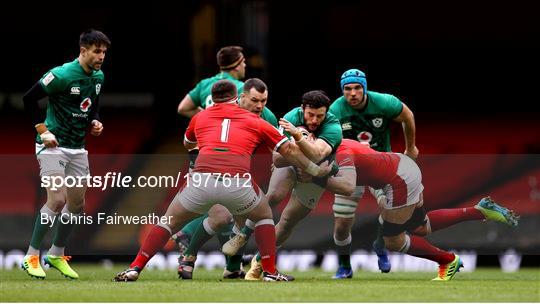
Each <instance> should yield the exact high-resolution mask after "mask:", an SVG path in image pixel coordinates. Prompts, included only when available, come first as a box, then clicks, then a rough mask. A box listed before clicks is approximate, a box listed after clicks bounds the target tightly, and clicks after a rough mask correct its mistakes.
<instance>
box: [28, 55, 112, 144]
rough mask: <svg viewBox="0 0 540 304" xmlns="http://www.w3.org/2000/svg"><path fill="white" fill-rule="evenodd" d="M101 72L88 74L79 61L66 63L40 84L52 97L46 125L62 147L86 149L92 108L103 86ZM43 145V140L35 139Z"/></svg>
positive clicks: (53, 70)
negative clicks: (87, 130) (86, 136)
mask: <svg viewBox="0 0 540 304" xmlns="http://www.w3.org/2000/svg"><path fill="white" fill-rule="evenodd" d="M103 81H104V75H103V72H102V71H92V72H91V73H90V74H86V72H85V71H84V70H83V68H82V66H81V65H80V64H79V60H78V59H75V60H74V61H72V62H68V63H65V64H64V65H62V66H58V67H55V68H53V69H51V70H50V71H48V72H47V73H45V75H43V77H42V78H41V79H40V81H39V83H40V84H41V86H42V87H43V89H44V90H45V92H46V93H47V95H48V96H49V102H48V104H47V117H46V119H45V125H46V126H47V129H49V130H50V131H51V132H52V133H53V134H54V135H55V136H56V139H57V140H58V144H59V145H60V147H64V148H72V149H79V148H84V142H85V141H84V137H85V135H86V129H87V127H88V124H89V118H90V112H91V109H92V104H93V103H94V101H95V100H96V98H97V97H98V96H99V93H100V91H101V86H102V85H103ZM36 142H37V143H39V144H41V143H42V142H41V138H40V137H39V134H38V136H37V137H36Z"/></svg>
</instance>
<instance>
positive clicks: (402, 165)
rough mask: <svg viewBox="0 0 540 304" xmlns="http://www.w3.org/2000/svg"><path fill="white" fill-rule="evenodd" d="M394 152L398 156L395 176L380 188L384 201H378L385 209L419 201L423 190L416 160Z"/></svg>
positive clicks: (420, 173)
mask: <svg viewBox="0 0 540 304" xmlns="http://www.w3.org/2000/svg"><path fill="white" fill-rule="evenodd" d="M396 154H397V155H399V157H400V161H399V165H398V172H397V177H396V178H395V180H394V181H392V183H390V184H388V185H385V186H384V187H383V188H382V190H383V192H384V195H385V196H386V201H384V200H383V201H382V202H380V203H381V205H382V206H381V207H383V208H385V209H396V208H402V207H405V206H410V205H414V204H416V203H418V202H419V201H420V195H421V194H422V191H424V186H423V185H422V172H420V168H419V167H418V165H417V164H416V162H414V160H412V159H411V158H410V157H408V156H406V155H404V154H400V153H396Z"/></svg>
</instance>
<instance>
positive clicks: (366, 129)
mask: <svg viewBox="0 0 540 304" xmlns="http://www.w3.org/2000/svg"><path fill="white" fill-rule="evenodd" d="M340 83H341V89H342V91H343V96H341V97H339V98H338V99H336V100H335V101H334V102H333V103H332V105H331V106H330V112H331V113H333V114H334V115H336V117H337V118H338V119H339V120H340V123H341V128H342V129H343V137H344V138H348V139H353V140H357V141H360V142H362V143H365V144H367V145H369V146H370V147H371V148H372V149H374V150H377V151H381V152H390V151H391V147H390V124H391V123H392V122H398V123H401V124H402V126H403V134H404V137H405V147H406V148H405V152H404V154H406V155H408V156H409V157H411V158H412V159H416V158H417V157H418V148H417V147H416V145H415V123H414V116H413V113H412V111H411V110H410V109H409V108H408V107H407V105H405V104H404V103H403V102H401V101H400V100H399V99H398V98H396V97H394V96H392V95H390V94H381V93H377V92H373V91H368V89H367V81H366V75H365V74H364V73H363V72H362V71H360V70H357V69H351V70H348V71H346V72H345V73H343V75H342V76H341V81H340ZM363 189H364V188H363V187H358V188H357V191H356V192H355V193H354V194H353V195H352V196H351V197H346V196H342V195H336V197H335V201H334V205H333V209H334V242H335V244H336V248H337V252H338V255H339V268H338V270H337V272H336V275H335V276H334V278H336V279H342V278H351V277H352V274H353V272H352V268H351V263H350V253H351V241H352V237H351V228H352V225H353V224H354V216H355V211H356V207H357V205H358V201H359V200H360V198H361V197H362V196H363ZM370 190H371V191H372V193H373V194H374V195H375V197H376V198H377V200H378V201H379V200H381V199H382V193H381V192H380V191H376V190H373V189H370ZM373 249H374V250H375V252H376V253H377V256H378V264H379V269H380V270H381V271H382V272H389V271H390V268H391V264H390V261H389V259H388V253H387V251H386V249H385V246H384V240H383V238H382V234H381V229H380V228H379V233H378V236H377V240H376V241H375V242H374V244H373Z"/></svg>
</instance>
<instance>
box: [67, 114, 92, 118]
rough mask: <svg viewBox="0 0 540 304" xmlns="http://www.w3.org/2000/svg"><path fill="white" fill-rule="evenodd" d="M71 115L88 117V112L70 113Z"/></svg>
mask: <svg viewBox="0 0 540 304" xmlns="http://www.w3.org/2000/svg"><path fill="white" fill-rule="evenodd" d="M71 115H72V116H73V117H75V118H88V114H86V113H71Z"/></svg>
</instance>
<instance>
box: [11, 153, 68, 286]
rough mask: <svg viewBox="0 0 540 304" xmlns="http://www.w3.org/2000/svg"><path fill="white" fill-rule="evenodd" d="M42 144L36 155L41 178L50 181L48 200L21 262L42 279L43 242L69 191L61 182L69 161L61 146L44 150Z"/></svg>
mask: <svg viewBox="0 0 540 304" xmlns="http://www.w3.org/2000/svg"><path fill="white" fill-rule="evenodd" d="M42 146H43V145H36V153H39V154H37V156H36V157H37V160H38V162H39V167H40V176H41V178H42V179H46V180H47V181H48V182H49V187H46V191H47V202H46V203H45V204H44V205H43V207H41V209H40V211H39V213H38V214H37V216H36V220H35V222H34V228H33V230H32V238H31V240H30V244H29V246H28V250H27V252H26V255H25V256H24V258H23V262H22V264H21V267H22V269H23V270H25V271H26V272H27V273H28V274H29V275H30V276H32V277H35V278H41V279H43V278H45V272H44V271H43V268H42V267H41V264H40V258H39V253H40V249H41V243H42V241H43V238H44V237H45V235H46V234H47V232H48V231H49V229H50V228H51V227H52V226H53V224H54V223H55V221H56V217H57V215H58V213H59V212H60V211H61V210H62V208H63V207H64V205H65V203H66V197H67V193H66V189H65V187H64V186H63V185H61V182H62V181H63V180H64V177H65V163H67V161H68V159H67V157H66V156H65V155H63V153H62V151H60V149H59V148H54V149H46V150H43V147H42ZM53 153H54V154H53ZM55 185H56V186H55Z"/></svg>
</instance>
